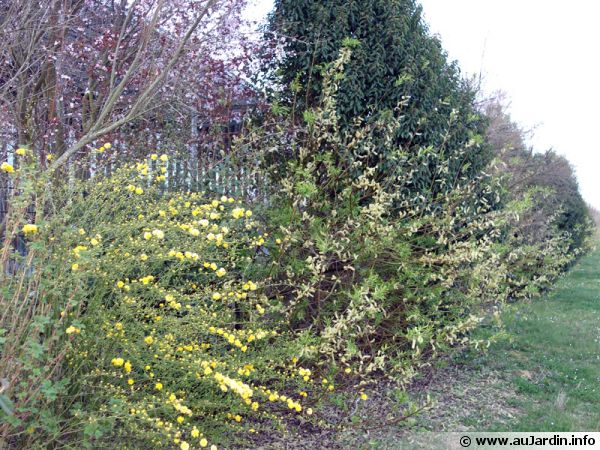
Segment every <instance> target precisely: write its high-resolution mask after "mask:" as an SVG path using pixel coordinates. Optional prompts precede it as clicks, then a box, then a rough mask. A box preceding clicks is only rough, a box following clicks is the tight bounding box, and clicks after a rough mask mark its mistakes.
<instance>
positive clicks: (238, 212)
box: [231, 208, 244, 219]
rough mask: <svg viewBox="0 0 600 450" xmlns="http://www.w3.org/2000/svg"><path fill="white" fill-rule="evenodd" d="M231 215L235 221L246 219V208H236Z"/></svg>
mask: <svg viewBox="0 0 600 450" xmlns="http://www.w3.org/2000/svg"><path fill="white" fill-rule="evenodd" d="M231 215H232V217H233V218H234V219H241V218H242V217H244V208H235V209H234V210H233V211H231Z"/></svg>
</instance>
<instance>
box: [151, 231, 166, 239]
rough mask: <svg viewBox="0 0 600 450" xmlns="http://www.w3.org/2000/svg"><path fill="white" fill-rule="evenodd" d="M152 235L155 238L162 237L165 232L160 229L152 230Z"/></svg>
mask: <svg viewBox="0 0 600 450" xmlns="http://www.w3.org/2000/svg"><path fill="white" fill-rule="evenodd" d="M152 236H154V237H155V238H156V239H164V237H165V232H164V231H162V230H152Z"/></svg>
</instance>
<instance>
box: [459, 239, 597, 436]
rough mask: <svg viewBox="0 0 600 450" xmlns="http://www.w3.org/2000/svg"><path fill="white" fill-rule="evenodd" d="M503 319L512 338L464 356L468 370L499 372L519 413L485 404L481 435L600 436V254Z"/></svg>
mask: <svg viewBox="0 0 600 450" xmlns="http://www.w3.org/2000/svg"><path fill="white" fill-rule="evenodd" d="M503 320H504V323H505V325H506V330H507V332H508V338H507V339H505V340H502V341H500V342H497V343H495V344H493V345H492V346H491V347H490V349H489V351H488V352H487V353H485V354H483V355H481V354H474V353H471V352H467V353H465V354H463V355H461V356H459V357H458V358H457V362H458V363H460V364H461V365H462V366H463V368H464V369H465V370H470V371H474V372H475V373H481V372H483V371H485V372H486V373H489V372H493V373H495V374H497V375H498V377H499V379H500V380H502V382H500V383H498V388H501V389H502V391H506V390H507V389H508V390H509V391H512V393H513V395H512V398H509V399H507V401H506V402H505V403H506V404H508V405H509V406H510V407H512V408H515V409H516V412H517V413H516V414H512V415H513V416H514V417H513V418H511V419H510V420H496V418H495V416H494V411H493V410H487V409H486V406H485V405H477V409H480V410H481V411H480V412H483V413H484V416H483V417H485V418H486V421H485V422H479V423H478V424H476V425H479V426H483V427H484V428H483V429H479V430H477V431H506V430H510V431H557V432H558V431H599V430H600V250H599V251H595V252H594V253H592V254H590V255H588V256H587V257H585V258H584V259H582V260H581V261H580V262H579V263H578V264H577V265H576V266H575V267H574V268H573V269H572V270H571V271H570V272H569V273H567V274H566V275H565V276H564V277H563V278H561V279H560V280H559V281H558V283H557V284H556V286H555V289H554V290H553V291H552V292H551V293H550V294H548V295H546V296H545V297H543V298H541V299H536V300H532V301H531V302H526V303H519V304H515V305H513V306H512V307H510V308H508V309H507V310H506V311H505V312H504V314H503ZM489 389H491V390H492V392H493V391H494V389H496V388H495V387H494V386H489ZM503 394H506V392H503ZM469 425H470V424H469Z"/></svg>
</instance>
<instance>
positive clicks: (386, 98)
mask: <svg viewBox="0 0 600 450" xmlns="http://www.w3.org/2000/svg"><path fill="white" fill-rule="evenodd" d="M268 34H270V35H271V37H280V38H283V42H284V44H283V45H284V52H283V58H282V59H280V60H279V61H276V62H271V63H270V66H269V67H267V69H268V73H269V74H270V75H271V79H272V80H274V81H276V82H278V83H280V85H281V86H282V87H283V89H282V94H281V95H282V100H283V101H284V102H286V103H287V104H288V105H290V106H293V107H294V108H295V109H296V110H297V111H302V110H305V109H308V108H311V107H313V106H315V105H318V104H319V101H320V97H321V93H322V81H323V74H322V72H323V70H322V69H323V68H324V67H326V66H327V64H329V63H331V62H333V61H334V60H336V58H338V55H339V51H340V48H341V47H342V46H343V45H351V46H353V47H354V48H353V52H352V58H351V61H350V62H349V63H348V65H347V66H346V68H345V74H344V78H343V80H341V81H340V85H339V89H338V93H337V109H338V114H339V124H340V126H341V127H342V128H343V129H345V130H346V131H352V130H353V129H354V128H355V127H356V126H358V122H357V121H359V122H360V126H364V125H365V123H366V124H374V123H376V122H377V121H380V119H381V117H382V116H386V115H387V116H389V115H390V114H392V115H394V116H396V117H402V121H401V127H400V128H399V129H398V130H397V132H396V133H395V134H396V138H395V142H393V143H392V145H390V143H389V142H386V143H383V142H382V144H381V148H379V149H378V151H377V152H375V154H370V155H368V158H369V159H370V162H371V164H372V165H373V166H375V165H376V166H377V167H378V169H379V171H380V172H381V174H382V176H386V177H389V176H392V175H393V172H394V168H395V167H396V166H397V161H398V159H399V155H398V150H399V149H402V151H411V152H417V151H423V150H424V149H426V148H427V147H429V146H433V147H435V148H437V149H439V148H443V150H444V152H445V155H446V157H447V158H449V159H451V160H452V164H451V170H450V171H449V173H446V174H444V182H443V183H446V186H449V187H451V186H452V185H453V184H454V183H455V182H456V180H458V179H459V178H460V177H467V178H471V177H472V176H475V175H476V174H478V173H479V172H480V171H481V169H482V167H483V166H484V165H485V164H486V163H487V162H488V160H489V156H490V154H489V152H488V151H487V149H486V147H485V145H484V143H483V139H482V138H481V135H482V134H483V130H484V127H485V123H484V120H483V119H482V118H481V116H480V115H479V114H477V113H476V110H475V107H474V92H473V90H472V89H470V88H469V86H468V85H467V84H466V83H465V82H464V81H463V80H462V79H461V77H460V72H459V70H458V68H457V66H456V64H454V63H449V62H448V60H447V57H446V54H445V53H444V51H443V50H442V48H441V46H440V43H439V41H438V40H437V39H436V38H434V37H432V36H430V35H429V33H428V30H427V26H426V24H425V23H424V21H423V20H422V17H421V8H420V7H419V6H417V4H416V3H415V1H414V0H276V2H275V9H274V11H273V13H272V14H271V16H270V21H269V25H268ZM290 88H291V89H290ZM297 116H298V117H302V115H297ZM465 148H466V149H467V150H466V151H462V150H464V149H465ZM360 156H361V157H365V155H360ZM420 170H421V171H422V173H421V174H420V176H419V180H420V182H419V185H418V186H415V190H416V191H418V192H428V191H431V190H433V191H436V190H439V189H438V188H439V186H440V184H439V182H434V180H435V179H439V178H440V176H439V174H436V164H435V162H434V161H426V162H425V163H424V164H423V165H422V167H421V169H420ZM443 183H442V185H443Z"/></svg>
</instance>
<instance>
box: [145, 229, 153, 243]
mask: <svg viewBox="0 0 600 450" xmlns="http://www.w3.org/2000/svg"><path fill="white" fill-rule="evenodd" d="M144 239H146V240H147V241H148V240H150V239H152V233H150V232H149V231H146V232H145V233H144Z"/></svg>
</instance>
